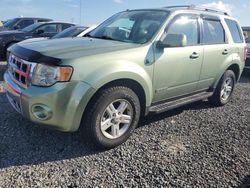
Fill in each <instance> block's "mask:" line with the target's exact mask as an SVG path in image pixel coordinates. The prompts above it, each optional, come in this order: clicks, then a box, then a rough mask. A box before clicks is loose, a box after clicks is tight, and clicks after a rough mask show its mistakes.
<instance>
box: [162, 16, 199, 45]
mask: <svg viewBox="0 0 250 188" xmlns="http://www.w3.org/2000/svg"><path fill="white" fill-rule="evenodd" d="M167 34H184V35H186V37H187V45H188V46H191V45H197V44H198V43H199V27H198V19H197V18H192V17H190V16H181V17H179V18H177V19H176V20H175V21H174V22H173V23H171V25H170V26H169V28H168V30H167Z"/></svg>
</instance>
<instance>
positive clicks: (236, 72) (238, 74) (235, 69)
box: [213, 62, 241, 88]
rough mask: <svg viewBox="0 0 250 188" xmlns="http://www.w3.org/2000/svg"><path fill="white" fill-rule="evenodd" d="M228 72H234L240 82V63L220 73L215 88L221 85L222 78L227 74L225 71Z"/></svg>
mask: <svg viewBox="0 0 250 188" xmlns="http://www.w3.org/2000/svg"><path fill="white" fill-rule="evenodd" d="M227 70H231V71H233V72H234V74H235V77H236V80H237V81H238V80H239V79H240V75H241V71H240V66H239V64H238V63H235V62H234V63H232V64H230V65H228V66H227V67H226V68H225V69H224V70H223V71H222V72H220V74H219V76H218V79H217V80H216V82H215V83H214V85H213V88H216V86H217V84H218V83H219V81H220V79H221V77H222V76H223V74H224V73H225V71H227Z"/></svg>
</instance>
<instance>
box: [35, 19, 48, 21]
mask: <svg viewBox="0 0 250 188" xmlns="http://www.w3.org/2000/svg"><path fill="white" fill-rule="evenodd" d="M48 21H49V20H46V19H45V20H37V22H48Z"/></svg>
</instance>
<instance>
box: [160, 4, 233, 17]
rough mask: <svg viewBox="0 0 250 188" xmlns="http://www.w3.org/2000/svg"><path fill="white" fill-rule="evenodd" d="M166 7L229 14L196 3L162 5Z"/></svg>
mask: <svg viewBox="0 0 250 188" xmlns="http://www.w3.org/2000/svg"><path fill="white" fill-rule="evenodd" d="M164 8H167V9H175V8H176V9H177V8H186V9H190V10H201V11H207V12H216V13H220V14H224V15H229V14H228V13H227V12H226V11H223V10H219V9H215V8H209V7H205V6H196V5H177V6H167V7H164Z"/></svg>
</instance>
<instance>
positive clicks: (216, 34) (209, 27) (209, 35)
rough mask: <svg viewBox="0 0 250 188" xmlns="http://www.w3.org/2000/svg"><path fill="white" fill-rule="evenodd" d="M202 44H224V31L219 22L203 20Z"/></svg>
mask: <svg viewBox="0 0 250 188" xmlns="http://www.w3.org/2000/svg"><path fill="white" fill-rule="evenodd" d="M202 36H203V41H202V42H203V43H204V44H223V43H225V31H224V29H223V27H222V24H221V22H220V21H219V20H206V19H204V20H203V35H202Z"/></svg>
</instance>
